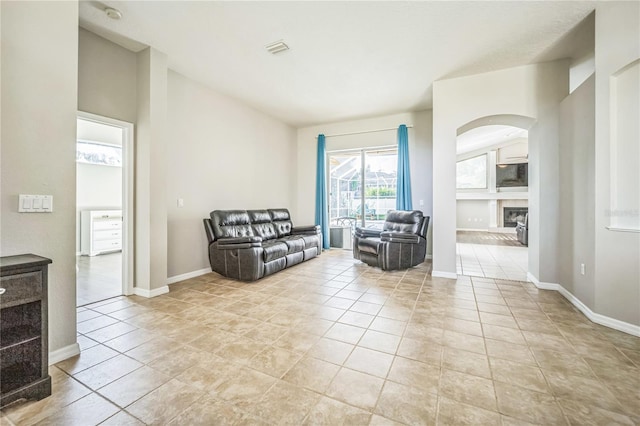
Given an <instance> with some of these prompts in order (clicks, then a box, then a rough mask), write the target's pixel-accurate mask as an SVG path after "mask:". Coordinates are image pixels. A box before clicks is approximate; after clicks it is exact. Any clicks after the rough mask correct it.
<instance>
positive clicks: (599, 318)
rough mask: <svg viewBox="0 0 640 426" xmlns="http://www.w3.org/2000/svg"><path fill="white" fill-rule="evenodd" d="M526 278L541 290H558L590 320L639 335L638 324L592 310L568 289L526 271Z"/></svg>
mask: <svg viewBox="0 0 640 426" xmlns="http://www.w3.org/2000/svg"><path fill="white" fill-rule="evenodd" d="M527 278H529V281H531V282H532V283H533V284H534V285H535V286H536V287H537V288H539V289H541V290H555V291H557V292H559V293H560V294H561V295H562V296H563V297H564V298H565V299H567V300H568V301H569V302H571V304H572V305H573V306H575V307H576V308H578V310H579V311H580V312H582V313H583V314H584V316H586V317H587V318H588V319H589V320H590V321H592V322H595V323H596V324H600V325H604V326H605V327H609V328H613V329H614V330H618V331H622V332H624V333H627V334H631V335H632V336H637V337H640V326H637V325H633V324H629V323H628V322H624V321H620V320H617V319H615V318H611V317H608V316H606V315H602V314H598V313H596V312H593V311H592V310H591V309H590V308H589V307H588V306H587V305H585V304H584V303H582V301H581V300H580V299H578V298H577V297H576V296H574V295H573V294H572V293H571V292H569V290H567V289H566V288H564V287H563V286H561V285H560V284H558V283H545V282H540V280H538V279H537V278H536V277H535V276H533V274H531V273H530V272H529V273H527Z"/></svg>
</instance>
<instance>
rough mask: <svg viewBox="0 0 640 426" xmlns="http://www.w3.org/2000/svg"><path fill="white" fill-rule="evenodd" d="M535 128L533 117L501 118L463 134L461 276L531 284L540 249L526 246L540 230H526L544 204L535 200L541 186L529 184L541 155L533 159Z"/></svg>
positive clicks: (459, 142) (484, 120)
mask: <svg viewBox="0 0 640 426" xmlns="http://www.w3.org/2000/svg"><path fill="white" fill-rule="evenodd" d="M535 123H536V120H535V119H533V118H531V117H526V116H521V115H514V114H501V115H492V116H485V117H479V118H477V119H474V120H472V121H470V122H468V123H465V124H464V125H462V126H460V127H458V128H457V130H456V135H457V138H456V170H457V173H456V189H455V191H456V197H455V198H456V235H455V238H456V270H457V273H458V274H462V275H470V276H478V277H486V278H497V279H506V280H516V281H527V280H528V276H529V272H530V264H533V265H536V264H537V262H536V259H537V250H538V245H537V244H532V245H531V247H529V248H527V245H526V244H528V239H529V236H530V234H529V232H535V230H533V231H531V230H530V229H525V228H524V227H523V226H522V225H524V224H526V222H527V221H525V215H526V214H527V213H530V214H531V215H532V216H537V213H535V212H534V210H537V207H538V203H535V202H534V203H530V199H529V198H530V197H529V195H530V193H535V191H536V188H537V184H538V183H537V181H536V179H529V167H530V164H529V163H530V162H533V161H537V156H536V155H535V154H534V155H532V156H530V155H529V152H530V150H529V148H530V144H535V141H534V140H531V138H530V137H529V136H530V135H529V129H531V128H532V127H533V126H534V125H535ZM533 152H535V149H534V150H533ZM531 166H533V168H534V169H535V166H536V165H534V164H531ZM533 198H534V199H536V197H535V196H534V197H533ZM517 224H519V228H520V229H519V235H518V234H516V225H517ZM534 240H535V241H537V239H534ZM531 262H533V263H531Z"/></svg>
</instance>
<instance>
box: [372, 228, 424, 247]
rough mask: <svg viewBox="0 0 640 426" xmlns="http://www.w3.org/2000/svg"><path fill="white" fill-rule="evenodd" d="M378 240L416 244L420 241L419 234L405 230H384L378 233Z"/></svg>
mask: <svg viewBox="0 0 640 426" xmlns="http://www.w3.org/2000/svg"><path fill="white" fill-rule="evenodd" d="M380 240H381V241H386V242H390V243H404V244H418V243H419V242H420V236H419V235H416V234H409V233H406V232H390V231H385V232H382V233H380Z"/></svg>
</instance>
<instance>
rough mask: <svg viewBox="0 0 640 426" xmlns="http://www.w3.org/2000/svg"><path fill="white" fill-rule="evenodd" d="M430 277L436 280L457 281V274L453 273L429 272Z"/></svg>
mask: <svg viewBox="0 0 640 426" xmlns="http://www.w3.org/2000/svg"><path fill="white" fill-rule="evenodd" d="M431 276H432V277H438V278H450V279H452V280H455V279H458V274H456V273H454V272H444V271H431Z"/></svg>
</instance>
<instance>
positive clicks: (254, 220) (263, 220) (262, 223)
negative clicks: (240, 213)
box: [247, 210, 278, 240]
mask: <svg viewBox="0 0 640 426" xmlns="http://www.w3.org/2000/svg"><path fill="white" fill-rule="evenodd" d="M247 213H248V214H249V220H250V221H251V228H253V233H254V234H255V235H257V236H259V237H262V239H263V240H272V239H274V238H277V237H278V234H277V233H276V228H275V226H274V225H273V223H272V222H271V215H270V214H269V211H268V210H248V211H247Z"/></svg>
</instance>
